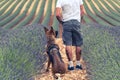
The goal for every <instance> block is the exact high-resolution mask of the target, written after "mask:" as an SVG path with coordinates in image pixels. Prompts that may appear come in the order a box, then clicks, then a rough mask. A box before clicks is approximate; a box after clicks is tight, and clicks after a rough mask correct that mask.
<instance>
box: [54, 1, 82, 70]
mask: <svg viewBox="0 0 120 80" xmlns="http://www.w3.org/2000/svg"><path fill="white" fill-rule="evenodd" d="M83 15H84V7H83V1H82V0H57V5H56V17H57V19H58V21H59V22H60V23H61V24H62V26H63V33H62V36H63V37H62V38H63V42H64V44H65V45H66V48H65V49H66V55H67V58H68V61H69V63H68V70H74V65H73V58H72V46H75V48H76V52H75V53H76V69H82V66H81V64H80V58H81V46H82V44H83V39H82V37H81V33H80V22H81V18H82V17H83Z"/></svg>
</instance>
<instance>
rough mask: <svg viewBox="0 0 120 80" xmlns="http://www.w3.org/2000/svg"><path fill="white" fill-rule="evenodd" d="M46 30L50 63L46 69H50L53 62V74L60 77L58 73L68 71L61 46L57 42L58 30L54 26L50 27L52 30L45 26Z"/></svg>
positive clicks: (56, 77)
mask: <svg viewBox="0 0 120 80" xmlns="http://www.w3.org/2000/svg"><path fill="white" fill-rule="evenodd" d="M44 31H45V34H46V38H47V46H46V52H47V54H48V57H49V58H48V64H47V69H46V71H47V72H48V71H49V67H50V64H52V74H53V77H54V78H55V79H58V78H59V77H58V76H56V75H55V74H56V73H60V74H64V73H65V72H66V66H65V63H64V61H63V60H62V57H61V54H60V51H59V46H58V44H57V43H56V42H55V39H56V37H57V31H55V30H54V29H53V27H50V30H49V29H48V28H46V27H44Z"/></svg>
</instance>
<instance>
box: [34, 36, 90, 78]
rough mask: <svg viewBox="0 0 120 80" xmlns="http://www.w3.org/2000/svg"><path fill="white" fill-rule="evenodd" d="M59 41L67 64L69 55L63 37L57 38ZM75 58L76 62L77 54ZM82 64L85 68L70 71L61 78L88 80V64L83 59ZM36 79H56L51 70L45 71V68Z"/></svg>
mask: <svg viewBox="0 0 120 80" xmlns="http://www.w3.org/2000/svg"><path fill="white" fill-rule="evenodd" d="M57 43H58V44H59V47H60V52H61V55H62V58H63V60H64V62H65V63H66V64H67V57H66V54H65V49H64V47H65V46H64V45H63V43H62V40H61V38H59V39H57ZM73 51H74V48H73ZM73 59H74V63H75V55H74V58H73ZM81 64H82V65H83V70H73V71H68V72H67V73H65V74H64V75H62V76H61V79H62V80H88V78H87V73H86V65H85V63H84V61H83V60H81ZM74 65H75V64H74ZM35 80H54V79H53V77H52V73H51V71H49V72H45V69H44V70H43V73H42V74H41V75H37V76H35Z"/></svg>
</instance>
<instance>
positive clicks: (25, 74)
mask: <svg viewBox="0 0 120 80" xmlns="http://www.w3.org/2000/svg"><path fill="white" fill-rule="evenodd" d="M45 44H46V38H45V33H44V30H43V26H42V25H37V24H36V25H28V26H25V27H23V28H21V29H20V28H18V29H15V30H4V29H2V28H1V29H0V80H28V79H29V78H31V76H33V75H35V74H36V73H40V71H41V70H42V69H43V67H44V63H45V62H46V57H45V54H43V53H44V51H45Z"/></svg>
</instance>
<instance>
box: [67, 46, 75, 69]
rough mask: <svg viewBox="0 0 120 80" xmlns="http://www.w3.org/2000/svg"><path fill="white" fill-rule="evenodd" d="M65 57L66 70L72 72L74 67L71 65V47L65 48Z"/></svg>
mask: <svg viewBox="0 0 120 80" xmlns="http://www.w3.org/2000/svg"><path fill="white" fill-rule="evenodd" d="M66 55H67V58H68V61H69V62H68V64H69V65H68V70H74V65H73V56H72V46H66Z"/></svg>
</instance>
